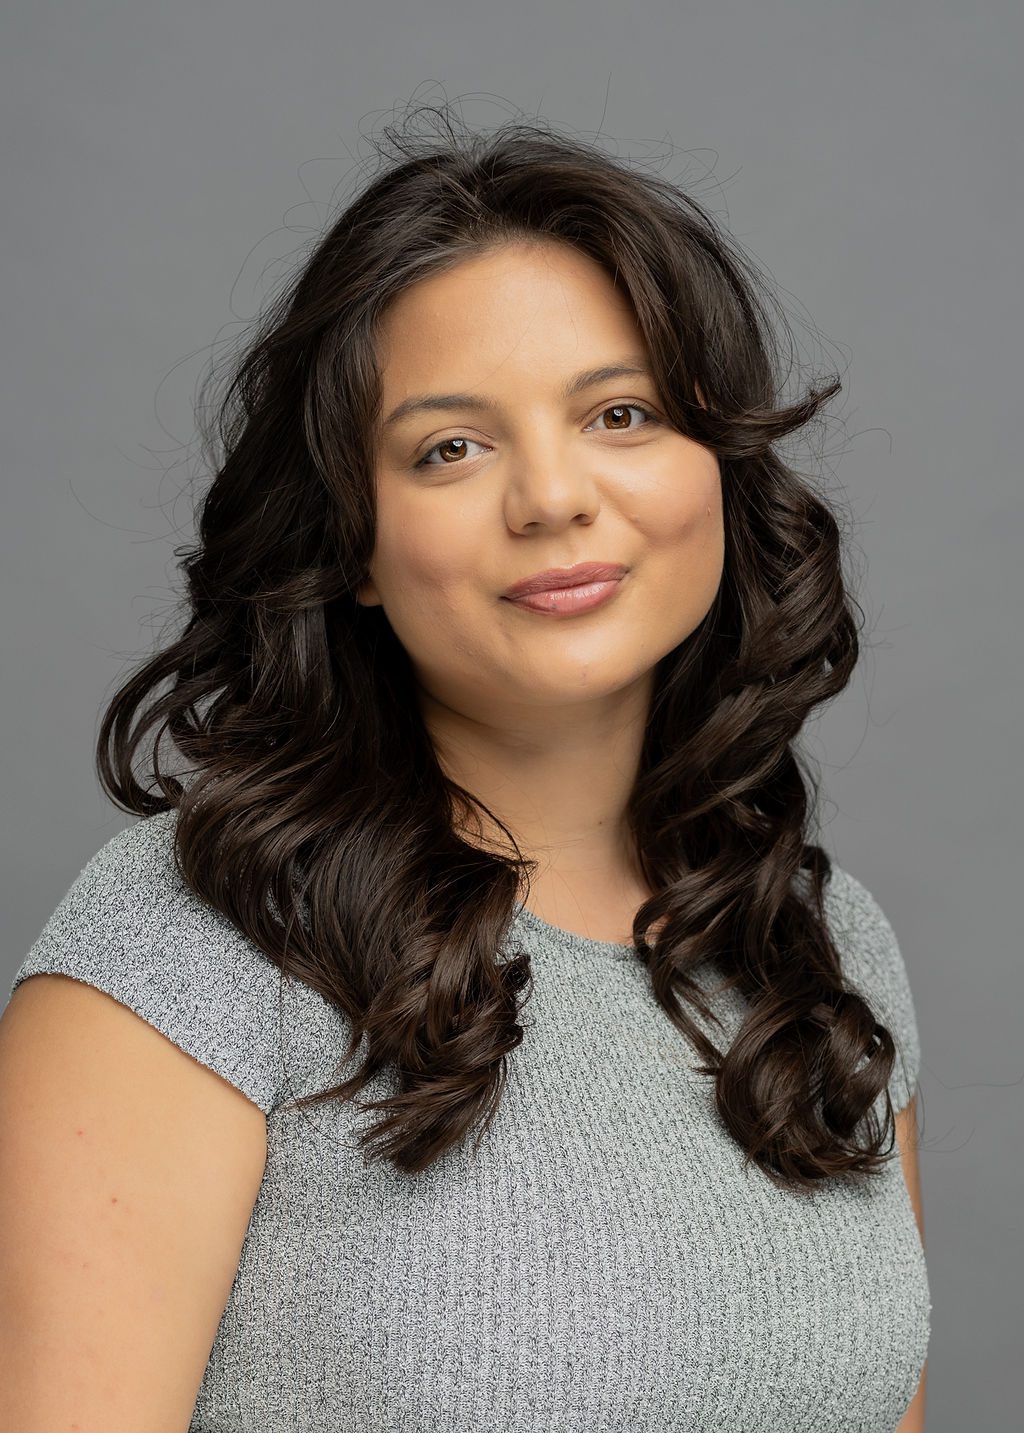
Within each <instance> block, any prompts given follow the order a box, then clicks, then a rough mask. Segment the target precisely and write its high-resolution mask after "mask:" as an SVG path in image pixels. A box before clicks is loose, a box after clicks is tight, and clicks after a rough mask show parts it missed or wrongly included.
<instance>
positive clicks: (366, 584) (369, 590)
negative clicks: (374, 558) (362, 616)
mask: <svg viewBox="0 0 1024 1433" xmlns="http://www.w3.org/2000/svg"><path fill="white" fill-rule="evenodd" d="M356 601H357V602H358V603H359V605H360V607H379V606H380V605H381V600H380V593H379V592H378V591H377V588H376V585H375V583H374V581H373V578H372V577H367V578H364V580H363V581H362V582H360V584H359V586H358V587H357V588H356Z"/></svg>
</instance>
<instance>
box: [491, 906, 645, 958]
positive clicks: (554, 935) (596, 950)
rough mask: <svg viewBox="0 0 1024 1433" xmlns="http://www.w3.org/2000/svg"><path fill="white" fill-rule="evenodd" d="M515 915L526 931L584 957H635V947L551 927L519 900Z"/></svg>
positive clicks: (549, 923)
mask: <svg viewBox="0 0 1024 1433" xmlns="http://www.w3.org/2000/svg"><path fill="white" fill-rule="evenodd" d="M515 914H516V919H517V920H518V921H519V923H520V924H521V925H523V926H525V927H526V928H527V929H528V930H533V931H535V932H536V933H537V934H539V935H544V936H547V938H548V939H549V940H555V941H558V942H560V943H561V944H565V945H569V946H571V947H572V948H573V949H574V950H578V951H582V952H583V953H584V954H586V955H611V956H614V957H616V958H617V959H618V960H626V959H627V958H628V957H629V956H631V955H636V946H635V945H619V944H618V943H617V942H616V941H612V940H594V938H593V937H592V936H589V935H581V934H580V932H579V931H575V930H563V928H562V927H561V926H559V925H552V924H551V922H550V921H546V920H544V919H543V918H542V917H541V916H539V915H537V914H536V913H535V912H534V911H531V910H530V909H529V908H528V907H527V906H524V905H523V903H522V901H519V900H517V901H516V912H515Z"/></svg>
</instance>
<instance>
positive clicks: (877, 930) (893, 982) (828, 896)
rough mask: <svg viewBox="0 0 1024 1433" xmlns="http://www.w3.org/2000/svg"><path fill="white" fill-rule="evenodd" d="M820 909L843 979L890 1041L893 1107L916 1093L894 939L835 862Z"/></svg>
mask: <svg viewBox="0 0 1024 1433" xmlns="http://www.w3.org/2000/svg"><path fill="white" fill-rule="evenodd" d="M824 907H825V915H826V919H827V922H828V926H829V931H830V933H831V935H832V938H833V941H834V942H835V944H836V947H837V949H838V951H839V954H840V958H841V961H842V966H843V974H844V977H845V978H846V980H847V982H848V984H850V985H851V986H853V987H854V988H855V989H856V990H857V992H858V993H859V994H860V995H862V996H864V998H865V999H866V1000H867V1002H868V1004H869V1005H870V1006H871V1008H872V1010H874V1011H875V1013H876V1014H877V1016H878V1019H879V1021H880V1023H882V1024H883V1025H885V1026H886V1027H887V1028H888V1030H889V1032H890V1034H891V1035H892V1037H893V1040H894V1041H895V1044H896V1064H895V1066H894V1069H893V1077H892V1080H891V1082H890V1092H891V1094H892V1099H893V1106H894V1108H895V1109H896V1110H897V1111H899V1110H901V1109H903V1108H904V1107H905V1106H906V1105H907V1104H908V1103H909V1102H910V1100H911V1098H912V1097H913V1095H914V1093H915V1091H916V1086H917V1078H918V1073H919V1070H920V1063H921V1043H920V1035H919V1031H918V1024H917V1014H916V1009H915V1003H914V997H913V993H912V990H911V985H910V976H909V973H908V971H907V966H906V962H905V960H904V957H903V951H902V949H901V946H900V942H899V940H898V939H897V936H896V932H895V929H894V928H893V925H892V922H891V921H890V919H889V917H888V916H887V915H886V913H885V911H884V910H883V909H882V906H881V905H880V904H879V902H878V900H877V899H876V897H875V895H874V894H873V893H872V891H870V890H869V889H868V887H867V886H866V885H864V883H863V882H862V881H860V880H858V878H857V877H856V876H854V875H853V874H852V872H850V871H848V870H846V869H845V868H844V867H842V866H839V865H837V864H836V862H835V860H833V862H832V871H831V874H830V876H829V879H828V880H827V881H826V883H825V892H824Z"/></svg>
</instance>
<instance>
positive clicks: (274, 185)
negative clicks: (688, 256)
mask: <svg viewBox="0 0 1024 1433" xmlns="http://www.w3.org/2000/svg"><path fill="white" fill-rule="evenodd" d="M1021 16H1022V12H1021V11H1020V9H1019V8H1018V7H1015V6H1013V5H1011V4H1010V3H1007V4H1005V5H1002V4H982V5H980V6H978V5H972V6H970V7H968V6H967V5H965V4H963V3H961V4H957V5H951V4H949V3H948V0H929V3H906V0H895V3H890V4H887V5H884V6H883V5H880V4H869V3H864V0H842V3H840V0H807V2H806V3H781V2H780V0H758V3H752V0H750V2H749V3H743V4H737V3H729V0H716V3H715V4H714V5H705V4H702V5H699V6H698V5H692V6H691V5H687V4H685V3H684V4H680V3H679V0H673V3H659V4H655V3H650V0H639V3H636V4H632V5H629V6H618V5H617V6H611V5H605V4H595V3H588V4H584V3H581V0H560V3H558V4H556V6H555V9H554V11H553V12H552V11H551V8H550V7H549V6H547V5H545V4H542V3H540V0H519V3H518V4H517V6H516V7H514V9H513V8H510V7H506V6H501V5H497V4H495V5H491V6H486V5H485V6H481V5H479V4H475V5H474V4H468V3H465V4H430V3H427V4H423V3H422V0H420V3H416V4H412V3H404V4H397V3H393V0H378V3H376V4H374V5H372V6H354V5H352V6H346V5H339V4H337V3H330V4H329V3H317V4H312V3H301V0H291V3H289V4H287V5H285V4H283V3H278V4H271V3H266V0H264V3H253V0H249V3H245V4H242V3H237V0H236V3H220V4H213V5H211V4H209V3H203V4H198V3H196V0H178V3H177V4H175V5H174V6H168V5H156V4H152V3H146V0H130V3H107V4H101V3H99V0H83V3H78V4H76V5H67V4H58V3H54V0H32V3H31V4H30V3H28V0H15V3H13V4H9V5H8V6H7V7H6V10H5V18H4V20H3V22H2V40H3V43H2V44H0V55H2V76H0V77H2V83H0V105H2V113H3V119H4V123H3V134H4V144H3V152H2V164H3V173H2V193H3V197H4V201H5V202H4V206H3V220H2V222H3V230H2V237H3V242H2V244H0V265H2V268H3V279H4V286H3V298H4V303H3V314H4V323H3V344H2V360H0V361H2V364H3V371H2V383H0V395H2V403H3V423H2V428H0V433H2V444H3V449H2V451H3V485H4V487H3V523H2V526H0V541H2V544H3V547H2V563H0V611H2V614H3V616H2V630H3V643H4V652H3V698H4V706H3V722H4V732H3V735H4V740H3V791H2V796H3V813H4V819H3V822H2V835H0V840H2V842H3V856H4V860H3V883H4V891H3V911H4V924H5V933H4V943H3V960H4V962H5V971H6V975H7V976H8V977H13V973H14V970H15V968H16V967H17V965H18V964H19V963H20V961H21V959H22V958H23V955H24V953H25V952H26V951H27V949H28V947H29V945H30V944H31V942H32V941H33V940H34V939H35V936H36V935H37V933H38V931H39V929H40V927H41V926H42V924H43V922H44V920H45V919H46V917H47V916H48V915H49V913H50V911H51V910H52V909H53V907H54V906H55V905H56V903H57V901H58V900H59V899H60V897H61V896H62V895H63V893H64V891H65V890H66V888H67V887H68V885H69V884H70V883H71V881H72V880H73V879H74V877H75V876H76V875H77V873H78V871H79V870H80V869H81V867H82V866H83V865H84V864H85V862H86V860H87V859H88V858H89V857H90V856H91V855H92V854H93V852H94V851H95V850H96V849H97V848H98V847H99V846H100V845H101V844H102V843H103V842H104V841H106V840H107V839H108V838H109V837H110V836H111V835H113V834H114V832H115V831H117V830H118V829H120V827H121V826H122V825H124V824H126V822H125V820H124V818H123V817H122V816H120V815H119V813H117V812H116V811H114V810H113V809H112V808H111V807H110V806H109V804H108V803H107V802H106V800H105V799H104V798H103V797H102V796H101V795H100V793H99V789H98V786H97V783H96V780H95V777H94V775H93V770H92V747H93V740H94V735H95V728H96V722H97V716H98V712H99V709H100V707H101V705H102V703H103V701H104V699H105V697H106V696H107V695H109V693H110V692H111V691H112V689H113V685H114V683H115V682H116V680H117V679H118V677H119V676H120V675H121V674H122V672H123V670H124V669H125V666H126V664H127V662H128V661H129V660H130V659H131V658H132V657H133V656H134V655H136V654H138V653H141V652H142V651H143V650H144V649H146V648H147V647H148V645H149V644H150V642H151V641H153V640H155V639H156V638H157V636H158V635H159V631H160V625H161V622H162V620H163V619H164V618H165V617H166V615H167V613H168V610H169V603H170V601H171V598H172V596H173V586H174V583H175V580H176V573H175V569H174V558H173V554H172V548H173V546H174V545H175V544H176V543H179V542H182V541H186V540H191V536H192V527H191V510H190V490H189V486H188V484H189V477H190V470H189V467H188V462H189V458H190V457H191V456H194V442H193V429H192V415H191V401H192V397H193V390H194V386H195V384H196V382H197V380H198V379H199V377H200V376H201V374H202V372H203V371H204V369H205V366H206V365H207V363H208V362H209V360H210V357H211V352H212V350H211V345H212V344H214V343H215V341H216V342H218V343H223V342H225V341H229V340H230V338H231V335H232V333H234V332H236V325H237V324H238V322H239V321H246V320H248V319H250V318H251V317H252V316H253V314H254V313H255V311H256V309H257V307H258V305H259V303H260V301H261V299H262V298H263V297H265V295H266V292H267V287H268V284H269V283H271V282H272V281H274V280H275V279H277V278H278V277H280V274H281V266H282V265H285V266H287V265H288V263H289V256H290V255H292V254H295V253H297V252H298V251H299V250H300V249H301V247H302V246H303V245H305V244H306V243H307V242H308V240H309V239H310V237H311V235H312V233H313V232H314V231H315V230H317V229H319V227H320V226H321V225H322V224H323V223H324V222H325V220H326V218H327V216H328V214H329V212H330V208H331V205H332V203H333V202H335V195H337V199H339V200H340V199H341V198H343V197H344V195H345V193H346V185H347V184H349V183H352V182H355V180H356V178H357V176H358V171H357V169H356V168H354V166H355V165H356V164H357V163H358V161H360V160H363V161H365V160H366V158H367V155H368V149H367V147H366V144H365V142H363V141H361V140H360V134H361V133H365V132H370V131H372V130H373V129H374V128H375V127H376V126H378V125H379V123H380V122H382V120H384V119H386V118H387V117H388V114H389V112H390V111H392V109H393V108H394V107H396V106H397V107H399V108H400V107H401V106H402V105H403V104H406V103H408V102H409V101H410V100H417V99H419V100H424V101H427V102H430V101H442V100H445V99H449V100H460V101H461V108H462V113H463V115H464V117H465V118H466V119H467V120H468V121H469V122H471V123H476V124H479V125H481V126H488V127H489V126H492V125H495V124H497V123H499V122H500V121H501V120H502V119H503V118H508V117H509V116H510V115H511V113H512V111H513V110H514V109H515V110H520V111H525V112H527V113H539V114H540V115H541V116H542V117H543V118H545V119H546V120H548V121H549V122H551V123H553V124H555V125H558V126H565V127H566V128H569V129H571V130H575V131H578V132H583V133H591V134H592V133H594V132H595V131H600V132H601V134H602V135H604V136H605V138H606V141H607V142H611V143H612V144H613V145H614V146H615V148H616V150H617V152H619V153H620V154H622V155H623V156H626V157H629V156H631V155H635V156H637V157H639V158H642V159H644V160H645V161H647V162H655V163H657V164H659V166H660V167H662V168H663V169H664V171H665V172H666V173H668V174H670V175H672V176H673V177H675V178H678V179H680V180H683V181H685V182H692V183H693V184H694V186H695V192H696V193H697V194H698V197H700V198H701V199H702V200H703V201H704V202H706V203H708V204H709V205H710V206H711V207H712V208H713V209H714V210H715V211H716V212H717V213H718V214H719V216H720V217H721V218H723V219H724V221H725V222H726V223H727V224H728V225H729V227H730V228H731V229H732V231H733V233H734V234H735V235H736V236H737V238H738V239H739V240H740V241H741V242H742V243H743V244H744V245H746V246H747V247H749V248H750V249H751V250H752V251H753V252H754V254H755V255H756V257H757V258H758V260H759V261H760V262H761V264H762V265H763V266H764V268H766V269H767V270H768V271H769V273H770V274H771V275H772V276H773V278H774V280H775V282H776V284H777V286H778V289H779V291H780V295H781V297H782V298H783V301H784V302H785V303H786V306H787V312H788V313H789V315H790V317H791V320H792V322H793V324H794V326H795V333H796V336H797V339H798V341H799V344H800V348H801V357H802V358H803V359H804V360H805V361H806V362H807V363H809V364H810V365H812V366H813V367H816V369H817V370H818V371H820V370H821V369H822V368H833V369H836V370H837V371H839V372H840V373H841V374H842V377H843V379H844V383H845V390H844V393H843V394H842V395H841V398H840V399H839V400H837V405H838V406H834V408H833V412H834V414H835V419H834V421H833V423H832V424H831V425H830V426H829V428H828V431H827V433H826V434H825V436H824V439H823V441H822V444H821V451H820V453H819V454H818V458H819V460H820V465H821V469H822V471H823V473H824V476H825V478H826V480H827V482H828V483H829V484H830V485H831V487H832V490H833V491H834V492H835V493H836V494H837V495H838V496H839V497H840V499H841V500H842V501H843V502H846V503H849V505H850V506H851V508H852V510H853V514H854V516H855V518H856V531H855V540H856V547H857V550H856V551H855V553H854V558H855V561H856V563H857V565H858V569H859V577H860V588H859V595H860V599H861V601H862V603H863V605H864V606H865V609H866V612H867V615H868V619H869V633H868V638H869V642H870V646H868V647H867V649H866V652H865V657H864V660H863V663H862V665H861V667H860V669H859V671H858V675H857V677H856V678H855V680H854V682H853V684H852V686H851V687H850V689H849V690H848V691H847V692H846V693H845V694H844V696H843V698H842V699H841V700H840V701H839V702H838V703H836V705H835V706H834V707H833V708H832V709H831V710H830V711H829V712H828V713H827V714H825V715H824V716H823V718H822V719H821V720H820V721H819V722H818V724H817V725H816V727H815V729H814V732H813V736H812V739H811V741H810V743H809V750H810V751H811V753H812V754H813V755H815V756H817V758H818V759H819V760H820V762H821V768H822V775H823V779H824V782H825V788H826V794H827V800H826V804H825V808H824V812H825V820H826V840H827V842H828V844H829V846H830V849H831V850H832V851H833V852H834V854H835V855H836V856H837V859H839V861H840V862H841V864H843V865H844V866H846V867H847V868H848V869H849V870H851V871H852V872H853V873H854V874H855V875H857V876H858V877H859V878H860V879H861V880H862V881H863V882H864V883H865V884H866V885H867V886H868V887H869V888H870V889H871V890H872V891H873V892H874V894H875V895H876V896H877V898H878V899H879V901H880V902H881V904H882V906H883V909H884V910H885V911H886V913H887V914H888V916H889V918H890V919H891V921H892V922H893V925H894V927H895V929H896V932H897V935H898V937H899V939H900V943H901V947H902V949H903V952H904V956H905V959H906V962H907V967H908V970H909V972H910V977H911V982H912V987H913V991H914V995H915V1000H916V1006H917V1012H918V1018H919V1023H920V1028H921V1035H922V1044H923V1068H922V1075H921V1097H920V1101H919V1103H920V1105H921V1118H922V1120H923V1149H922V1153H921V1171H922V1181H923V1188H924V1202H925V1224H926V1247H927V1254H928V1263H929V1273H930V1279H931V1285H932V1292H933V1301H934V1310H933V1333H932V1342H931V1346H930V1350H929V1365H928V1369H929V1371H928V1426H929V1429H930V1430H931V1433H961V1430H962V1429H964V1428H965V1427H970V1428H975V1429H992V1430H995V1429H1003V1428H1008V1427H1010V1426H1011V1424H1012V1422H1013V1418H1012V1416H1011V1415H1013V1414H1014V1413H1016V1412H1017V1411H1018V1410H1019V1382H1020V1374H1019V1360H1020V1349H1019V1328H1020V1305H1019V1302H1018V1301H1017V1293H1018V1290H1019V1288H1020V1286H1021V1279H1022V1269H1021V1261H1020V1211H1021V1206H1022V1198H1021V1194H1022V1160H1021V1150H1022V1147H1024V1140H1022V1117H1021V1116H1022V1105H1021V1088H1022V1085H1021V1081H1022V1073H1024V1051H1022V1048H1021V1039H1020V1028H1021V1010H1022V1004H1021V958H1020V957H1021V921H1020V906H1019V904H1018V902H1019V899H1020V888H1021V876H1022V871H1021V839H1020V838H1021V821H1020V811H1021V797H1022V789H1021V785H1022V783H1021V769H1022V763H1021V760H1020V737H1021V707H1022V671H1024V661H1022V657H1024V652H1022V643H1021V635H1020V633H1021V618H1022V604H1021V579H1020V575H1019V573H1020V564H1019V555H1020V549H1021V538H1022V531H1024V516H1022V501H1021V483H1022V478H1021V461H1020V455H1019V430H1018V424H1019V416H1020V403H1021V400H1020V392H1021V371H1022V362H1021V343H1020V335H1021V332H1022V328H1024V314H1022V302H1021V298H1022V290H1021V280H1020V249H1021V233H1022V222H1021V221H1022V217H1024V216H1022V186H1021V150H1022V145H1021V137H1022V126H1021V119H1022V112H1021V111H1022V104H1021V86H1020V69H1021V64H1022V60H1024V52H1022V43H1021V41H1022V19H1021ZM812 456H813V455H804V461H805V462H809V461H811V460H812ZM9 989H10V984H9V979H8V981H7V983H6V984H5V985H4V986H3V998H4V999H6V995H7V992H8V991H9Z"/></svg>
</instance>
